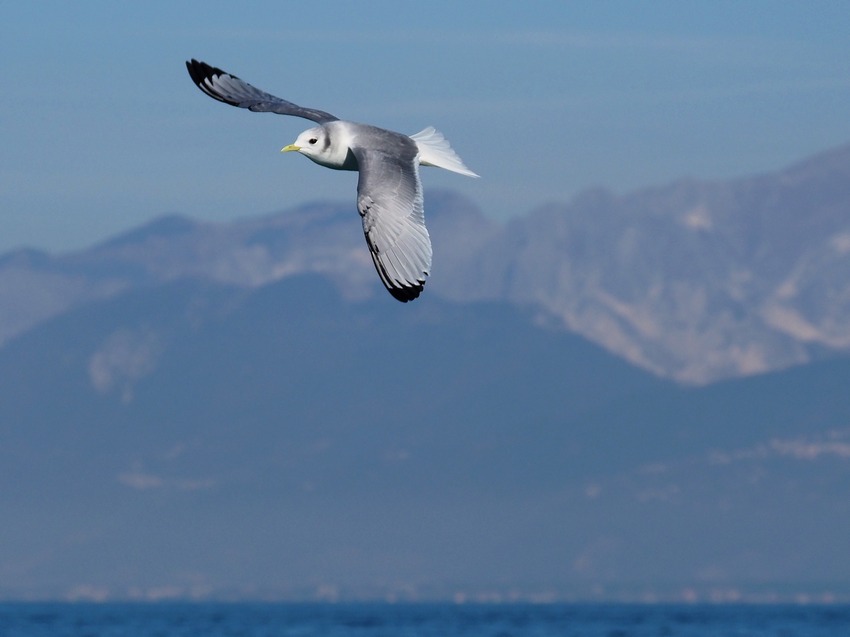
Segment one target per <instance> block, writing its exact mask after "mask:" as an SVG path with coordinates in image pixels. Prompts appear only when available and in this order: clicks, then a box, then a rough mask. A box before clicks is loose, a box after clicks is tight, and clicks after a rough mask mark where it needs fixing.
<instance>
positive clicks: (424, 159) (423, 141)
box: [410, 126, 478, 177]
mask: <svg viewBox="0 0 850 637" xmlns="http://www.w3.org/2000/svg"><path fill="white" fill-rule="evenodd" d="M410 139H412V140H413V141H415V142H416V145H417V146H418V147H419V163H420V164H422V165H423V166H436V167H437V168H443V169H445V170H451V171H452V172H454V173H459V174H461V175H466V176H467V177H478V175H476V174H475V173H474V172H472V171H471V170H470V169H469V168H467V167H466V166H465V165H464V163H463V160H462V159H461V158H460V157H458V156H457V153H456V152H455V151H453V150H452V147H451V146H450V145H449V141H448V140H447V139H446V138H445V137H443V134H442V133H441V132H440V131H438V130H437V129H436V128H434V127H433V126H429V127H428V128H426V129H425V130H423V131H420V132H418V133H416V134H415V135H411V136H410Z"/></svg>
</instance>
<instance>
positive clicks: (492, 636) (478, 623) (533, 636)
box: [0, 603, 850, 637]
mask: <svg viewBox="0 0 850 637" xmlns="http://www.w3.org/2000/svg"><path fill="white" fill-rule="evenodd" d="M189 635H192V636H195V635H198V636H206V637H218V636H237V635H239V636H243V637H255V636H256V637H261V636H262V637H265V636H272V635H274V636H283V637H286V636H291V637H312V636H314V635H315V636H319V635H321V636H322V637H414V636H415V637H420V636H421V637H451V636H454V635H457V636H462V637H554V636H556V635H557V636H561V635H563V636H572V635H574V636H576V637H579V636H582V637H632V636H633V637H644V636H647V637H648V636H676V637H678V636H681V637H723V636H735V637H749V636H758V637H767V636H770V637H826V636H830V637H832V636H835V637H850V606H836V605H826V606H784V605H755V606H750V605H743V604H741V605H706V606H697V605H693V606H685V605H682V606H679V605H671V606H667V605H613V604H612V605H607V604H606V605H514V604H506V605H451V604H445V605H440V604H409V605H407V604H405V605H393V604H327V605H322V604H241V603H240V604H12V603H6V604H0V636H2V637H24V636H26V637H47V636H50V637H66V636H67V637H71V636H73V637H118V636H121V637H142V636H146V637H147V636H150V637H178V636H180V637H183V636H189Z"/></svg>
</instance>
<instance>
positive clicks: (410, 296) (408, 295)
mask: <svg viewBox="0 0 850 637" xmlns="http://www.w3.org/2000/svg"><path fill="white" fill-rule="evenodd" d="M424 288H425V284H424V283H423V284H422V285H417V286H416V287H409V288H390V287H388V288H387V290H388V291H389V293H390V294H392V295H393V298H394V299H396V300H397V301H401V302H402V303H407V302H408V301H412V300H414V299H416V298H419V295H420V294H422V290H423V289H424Z"/></svg>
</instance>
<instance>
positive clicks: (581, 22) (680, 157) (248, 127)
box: [0, 0, 850, 251]
mask: <svg viewBox="0 0 850 637" xmlns="http://www.w3.org/2000/svg"><path fill="white" fill-rule="evenodd" d="M848 25H850V3H848V2H844V1H835V2H815V3H813V2H794V1H789V2H782V3H779V2H760V1H750V2H740V1H739V2H724V1H714V2H701V3H697V2H652V3H649V2H646V3H636V2H626V1H609V2H605V1H594V2H590V1H588V2H548V3H545V4H544V3H539V4H536V3H527V2H526V3H518V2H516V3H510V2H465V3H458V2H442V1H436V2H401V1H399V0H395V1H393V2H371V3H368V4H367V3H355V2H339V3H336V2H321V1H314V2H310V3H290V2H280V1H276V2H271V1H269V2H249V3H243V4H240V5H239V6H238V7H237V6H236V5H235V4H234V3H224V2H204V3H198V2H168V3H165V2H157V1H152V2H146V3H135V4H134V3H122V2H87V3H66V2H40V3H3V5H2V6H0V59H2V61H3V79H4V82H3V84H4V89H5V91H4V97H3V99H2V100H0V130H2V143H0V223H2V233H0V251H6V250H8V249H11V248H14V247H17V246H21V245H28V246H35V247H40V248H45V249H49V250H70V249H75V248H78V247H82V246H85V245H88V244H90V243H92V242H95V241H98V240H101V239H103V238H105V237H107V236H109V235H111V234H114V233H116V232H119V231H121V230H125V229H128V228H130V227H133V226H135V225H138V224H139V223H142V222H144V221H146V220H149V219H151V218H153V217H155V216H158V215H161V214H164V213H183V214H188V215H191V216H193V217H195V218H198V219H207V220H226V219H233V218H238V217H241V216H246V215H253V214H261V213H266V212H272V211H276V210H281V209H284V208H288V207H291V206H294V205H296V204H299V203H303V202H307V201H312V200H315V199H334V200H340V201H350V202H351V204H352V215H353V218H352V222H353V223H357V218H356V214H355V213H354V192H355V187H356V176H355V175H353V174H349V173H339V172H331V171H327V170H325V169H323V168H321V167H319V166H316V165H314V164H312V163H311V162H309V161H308V160H306V159H305V158H303V157H298V156H292V155H281V154H280V153H279V149H280V148H281V147H282V146H283V145H285V144H287V143H290V142H291V141H292V140H294V138H295V137H296V136H297V134H298V133H299V132H300V131H301V130H303V129H305V128H307V127H308V126H309V122H307V121H306V120H298V119H294V118H284V117H279V116H274V115H269V114H253V113H249V112H247V111H243V110H240V109H235V108H232V107H228V106H225V105H223V104H219V103H217V102H214V101H213V100H210V99H209V98H206V97H205V96H204V95H202V94H201V93H200V92H199V91H198V90H197V89H196V88H195V87H194V86H193V85H192V83H191V81H190V80H189V78H188V75H187V74H186V71H185V68H184V67H183V61H184V60H185V59H187V58H189V57H197V58H200V59H203V60H205V61H208V62H210V63H212V64H214V65H217V66H220V67H222V68H224V69H226V70H228V71H231V72H233V73H235V74H237V75H239V76H241V77H242V78H243V79H245V80H247V81H249V82H251V83H253V84H255V85H256V86H259V87H260V88H263V89H265V90H267V91H269V92H272V93H275V94H277V95H280V96H281V97H285V98H288V99H291V100H292V101H295V102H298V103H301V104H303V105H305V106H313V107H317V108H321V109H324V110H327V111H330V112H332V113H334V114H336V115H338V116H340V117H343V118H345V119H352V120H355V121H362V122H368V123H372V124H376V125H379V126H384V127H386V128H392V129H396V130H399V131H403V132H407V133H414V132H416V131H418V130H420V129H421V128H424V127H425V126H427V125H434V126H436V127H437V128H439V129H440V130H442V131H443V132H444V133H445V134H446V136H447V137H448V138H449V139H450V140H451V142H452V144H453V146H454V147H455V149H456V150H457V151H458V152H459V154H460V155H461V157H463V158H464V160H465V161H466V163H467V164H468V165H469V166H470V167H471V168H472V169H473V170H475V171H477V172H479V173H480V174H481V175H482V179H480V180H470V179H466V178H463V177H460V176H458V175H454V174H451V173H446V172H443V171H438V170H433V169H430V170H427V172H425V173H424V176H423V180H424V183H425V187H426V209H427V190H428V189H435V188H451V189H455V190H457V191H459V192H461V193H463V194H464V195H465V196H467V197H469V198H470V199H472V200H473V201H475V202H476V203H477V204H478V205H479V206H480V207H481V208H482V209H483V210H484V211H485V212H486V213H487V214H490V215H492V216H493V217H495V218H500V219H504V218H508V217H510V216H512V215H516V214H525V213H527V212H528V211H529V210H531V209H533V208H535V207H536V206H539V205H541V204H544V203H546V202H549V201H567V200H569V199H570V198H571V197H573V196H574V195H575V194H576V193H577V192H579V191H581V190H583V189H585V188H589V187H595V186H604V187H607V188H610V189H612V190H614V191H615V192H623V191H626V190H629V189H632V188H636V187H641V186H648V185H653V184H658V183H664V182H668V181H672V180H674V179H676V178H679V177H683V176H694V177H700V178H708V179H713V178H727V177H733V176H738V175H741V176H743V175H748V174H753V173H759V172H764V171H768V170H773V169H776V168H780V167H782V166H785V165H787V164H789V163H791V162H794V161H796V160H798V159H801V158H804V157H805V156H807V155H809V154H812V153H815V152H818V151H820V150H825V149H827V148H830V147H832V146H835V145H839V144H843V143H847V142H850V117H848V113H850V109H848V106H850V38H848V37H847V27H848Z"/></svg>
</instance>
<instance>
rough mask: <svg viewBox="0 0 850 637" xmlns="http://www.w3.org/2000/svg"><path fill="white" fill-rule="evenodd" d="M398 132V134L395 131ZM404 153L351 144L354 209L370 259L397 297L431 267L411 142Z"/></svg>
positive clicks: (407, 297)
mask: <svg viewBox="0 0 850 637" xmlns="http://www.w3.org/2000/svg"><path fill="white" fill-rule="evenodd" d="M399 137H402V136H399ZM403 146H404V148H403V151H404V152H403V153H402V154H400V155H399V154H397V153H395V152H384V151H382V150H372V149H356V148H352V152H353V153H354V156H355V157H356V158H357V163H358V166H359V171H360V180H359V182H358V184H357V209H358V210H359V211H360V216H361V217H362V218H363V233H364V234H365V235H366V243H368V244H369V251H370V252H371V254H372V261H373V262H374V264H375V269H376V270H377V271H378V276H380V277H381V281H383V283H384V285H385V286H386V287H387V290H389V292H390V294H392V295H393V296H394V297H395V298H396V299H398V300H399V301H403V302H405V303H406V302H407V301H412V300H413V299H415V298H416V297H418V296H419V293H420V292H422V288H423V287H424V286H425V279H426V278H427V277H428V274H429V273H430V271H431V238H430V237H429V236H428V230H427V229H426V228H425V207H424V198H423V195H422V184H421V182H420V181H419V162H418V159H417V149H416V146H415V144H413V145H412V147H411V146H408V145H407V144H406V143H405V144H403Z"/></svg>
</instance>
